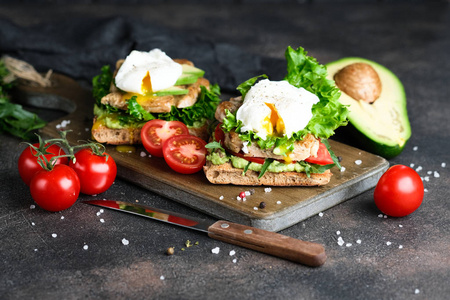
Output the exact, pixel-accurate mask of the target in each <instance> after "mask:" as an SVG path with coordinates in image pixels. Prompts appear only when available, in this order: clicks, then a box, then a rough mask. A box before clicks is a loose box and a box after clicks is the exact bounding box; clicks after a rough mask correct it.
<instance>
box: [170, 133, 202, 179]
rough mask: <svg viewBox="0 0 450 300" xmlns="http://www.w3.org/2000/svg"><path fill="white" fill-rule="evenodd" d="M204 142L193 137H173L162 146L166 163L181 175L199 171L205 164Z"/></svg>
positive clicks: (185, 135)
mask: <svg viewBox="0 0 450 300" xmlns="http://www.w3.org/2000/svg"><path fill="white" fill-rule="evenodd" d="M205 146H206V142H205V141H204V140H202V139H201V138H198V137H196V136H193V135H188V134H184V135H175V136H173V137H171V138H169V139H168V140H167V141H166V142H165V143H164V145H163V154H164V159H165V160H166V163H167V164H168V165H169V167H171V168H172V169H173V170H175V171H177V172H179V173H182V174H192V173H196V172H198V171H200V170H201V169H202V168H203V165H204V164H205V162H206V153H207V151H206V148H205Z"/></svg>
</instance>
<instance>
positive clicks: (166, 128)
mask: <svg viewBox="0 0 450 300" xmlns="http://www.w3.org/2000/svg"><path fill="white" fill-rule="evenodd" d="M181 134H189V130H188V128H187V126H186V125H185V124H184V123H182V122H180V121H164V120H159V119H155V120H151V121H148V122H147V123H145V125H144V126H143V127H142V130H141V139H142V144H143V145H144V148H145V150H147V151H148V153H150V154H151V155H153V156H158V157H163V151H162V148H163V145H164V142H165V141H166V140H167V139H169V138H170V137H172V136H174V135H181Z"/></svg>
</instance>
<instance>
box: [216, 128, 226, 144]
mask: <svg viewBox="0 0 450 300" xmlns="http://www.w3.org/2000/svg"><path fill="white" fill-rule="evenodd" d="M220 126H222V123H219V124H217V126H216V130H214V140H216V142H219V143H220V144H221V145H222V146H223V143H224V141H225V133H224V132H223V130H222V127H220Z"/></svg>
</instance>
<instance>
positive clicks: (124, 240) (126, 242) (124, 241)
mask: <svg viewBox="0 0 450 300" xmlns="http://www.w3.org/2000/svg"><path fill="white" fill-rule="evenodd" d="M129 243H130V241H128V240H127V239H126V238H123V239H122V244H124V245H125V246H127V245H128V244H129Z"/></svg>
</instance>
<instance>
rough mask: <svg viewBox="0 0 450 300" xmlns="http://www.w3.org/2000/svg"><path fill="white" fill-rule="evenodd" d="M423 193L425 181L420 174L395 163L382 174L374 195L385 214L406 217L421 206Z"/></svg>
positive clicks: (376, 202) (379, 207)
mask: <svg viewBox="0 0 450 300" xmlns="http://www.w3.org/2000/svg"><path fill="white" fill-rule="evenodd" d="M423 195H424V190H423V182H422V179H421V178H420V176H419V174H417V172H416V171H414V170H413V169H411V168H410V167H407V166H403V165H395V166H392V167H390V168H389V169H388V170H387V171H386V172H385V173H384V174H383V175H382V176H381V178H380V180H379V181H378V183H377V186H376V187H375V191H374V195H373V197H374V199H375V204H376V206H377V207H378V209H379V210H381V211H382V212H383V213H384V214H386V215H388V216H391V217H404V216H407V215H409V214H411V213H412V212H414V211H415V210H416V209H417V208H419V206H420V204H422V200H423Z"/></svg>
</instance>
